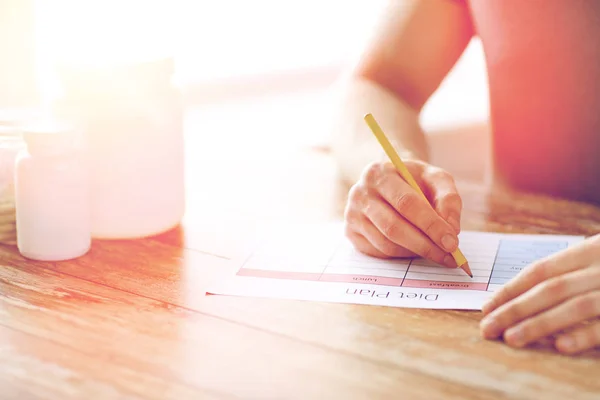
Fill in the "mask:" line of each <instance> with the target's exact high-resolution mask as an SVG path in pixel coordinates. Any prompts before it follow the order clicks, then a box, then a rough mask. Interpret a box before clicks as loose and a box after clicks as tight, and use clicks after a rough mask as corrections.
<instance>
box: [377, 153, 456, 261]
mask: <svg viewBox="0 0 600 400" xmlns="http://www.w3.org/2000/svg"><path fill="white" fill-rule="evenodd" d="M366 182H367V185H369V187H371V188H372V189H374V190H376V191H377V192H378V193H379V194H380V195H381V197H382V198H383V199H384V200H385V201H386V202H387V203H388V204H389V205H390V206H391V207H392V208H393V209H394V210H395V211H396V212H397V213H398V214H399V215H401V216H402V217H403V218H404V219H405V220H407V221H408V222H409V223H410V224H412V225H413V226H414V227H416V228H418V229H419V230H420V231H421V232H423V233H424V234H425V236H427V237H428V238H429V239H430V241H431V242H433V243H435V244H436V246H438V247H439V248H441V249H443V250H444V251H445V252H446V253H451V252H453V251H454V250H456V248H457V247H458V237H457V236H456V235H457V233H456V231H455V230H454V228H452V226H450V225H449V224H448V222H446V221H445V220H444V219H443V218H442V217H441V216H440V215H439V214H438V213H437V212H436V211H435V210H434V209H433V208H432V206H431V204H429V202H428V201H427V199H425V198H424V197H423V196H421V195H420V194H419V193H417V192H416V191H415V189H413V188H412V187H411V186H410V185H409V184H408V183H407V182H406V181H405V180H404V179H402V177H401V176H400V174H399V173H398V172H397V171H396V169H395V167H394V166H393V165H392V164H389V163H386V164H377V165H376V166H374V167H373V168H372V170H370V171H367V175H366Z"/></svg>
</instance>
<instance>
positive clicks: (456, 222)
mask: <svg viewBox="0 0 600 400" xmlns="http://www.w3.org/2000/svg"><path fill="white" fill-rule="evenodd" d="M421 179H422V182H423V186H424V190H426V192H427V196H428V197H429V200H430V201H431V204H432V205H433V208H434V209H435V211H437V213H438V215H440V216H441V217H442V218H443V219H444V220H445V221H446V222H448V224H449V225H450V226H452V228H454V231H455V232H456V233H457V234H458V233H459V232H460V215H461V212H462V199H461V198H460V195H459V194H458V189H457V188H456V183H455V182H454V178H453V177H452V175H451V174H449V173H448V172H446V171H444V170H443V169H441V168H437V167H433V166H428V167H427V168H426V169H425V170H424V171H423V173H422V174H421Z"/></svg>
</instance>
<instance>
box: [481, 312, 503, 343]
mask: <svg viewBox="0 0 600 400" xmlns="http://www.w3.org/2000/svg"><path fill="white" fill-rule="evenodd" d="M481 332H482V333H483V336H484V337H485V338H487V339H495V338H497V337H498V336H499V335H500V327H499V325H498V321H496V320H495V319H494V318H489V317H486V318H484V319H483V320H482V321H481Z"/></svg>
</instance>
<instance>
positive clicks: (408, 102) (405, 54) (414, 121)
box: [333, 0, 473, 182]
mask: <svg viewBox="0 0 600 400" xmlns="http://www.w3.org/2000/svg"><path fill="white" fill-rule="evenodd" d="M472 36H473V29H472V25H471V20H470V16H469V11H468V9H467V7H466V5H465V4H464V2H463V1H461V0H392V1H390V4H389V5H388V7H387V9H386V11H385V13H384V17H383V18H382V21H381V24H380V26H379V27H378V29H377V31H376V32H375V34H374V36H373V37H372V39H371V41H370V42H369V43H368V45H367V47H366V49H365V50H364V51H363V53H362V55H361V58H360V62H359V63H358V64H357V66H356V67H355V68H354V69H353V70H352V71H351V73H350V74H349V76H348V77H347V78H346V79H344V80H343V81H342V82H341V85H342V87H341V89H342V90H341V91H340V95H341V99H340V108H339V112H338V115H337V116H336V118H335V126H334V137H333V150H334V154H335V157H336V161H337V163H338V166H339V169H340V172H341V174H342V175H343V177H344V178H345V179H347V180H350V181H352V182H354V181H356V180H357V179H358V178H359V176H360V174H361V172H362V170H363V169H364V168H365V166H366V165H367V164H369V163H370V162H372V161H378V160H382V159H383V154H382V152H381V149H380V148H379V146H378V144H377V143H376V141H375V140H373V138H372V137H371V134H370V133H369V131H368V128H367V127H366V125H365V124H364V122H363V120H362V117H363V116H364V114H366V113H367V112H371V113H373V115H374V116H375V117H376V118H377V120H378V121H379V122H380V124H381V125H382V127H383V129H384V130H385V131H386V133H387V134H388V135H389V136H390V139H391V140H392V141H393V142H395V144H396V146H397V148H398V149H399V150H401V151H403V152H404V153H409V154H410V155H411V156H412V157H414V158H418V159H421V160H423V161H427V160H428V150H427V143H426V139H425V136H424V134H423V131H422V129H421V127H420V125H419V113H420V111H421V109H422V107H423V105H424V104H425V103H426V102H427V100H428V99H429V97H430V96H431V95H432V94H433V92H435V90H436V89H437V88H438V86H439V85H440V83H441V82H442V80H443V79H444V77H445V76H446V75H447V74H448V72H449V71H450V69H451V68H452V67H453V66H454V64H455V63H456V61H457V60H458V58H459V57H460V55H461V54H462V52H463V51H464V49H465V47H466V46H467V44H468V43H469V41H470V39H471V38H472Z"/></svg>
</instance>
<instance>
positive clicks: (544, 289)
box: [481, 266, 600, 343]
mask: <svg viewBox="0 0 600 400" xmlns="http://www.w3.org/2000/svg"><path fill="white" fill-rule="evenodd" d="M594 289H600V267H598V266H595V267H591V268H585V269H581V270H577V271H573V272H570V273H568V274H564V275H559V276H557V277H554V278H551V279H549V280H547V281H544V282H542V283H540V284H538V285H536V286H535V287H533V288H532V289H531V290H529V291H527V292H525V293H524V294H522V295H521V296H518V297H516V298H514V299H512V300H510V301H509V302H507V303H505V304H503V305H502V306H500V307H498V308H497V309H496V310H494V311H493V312H491V313H490V314H488V315H487V316H486V317H485V318H484V319H483V320H482V321H481V334H482V336H483V337H485V338H487V339H493V338H497V337H498V336H500V335H502V333H503V332H504V331H505V330H507V329H509V328H510V329H509V330H510V331H511V334H508V332H507V333H506V335H508V338H509V339H510V338H511V337H512V335H517V336H519V335H518V334H517V333H516V332H517V331H518V329H517V327H519V326H521V327H523V326H524V328H523V329H526V330H527V333H526V334H525V335H522V336H523V338H522V341H524V342H526V343H529V342H531V341H533V340H536V339H538V338H541V337H543V336H547V335H548V333H547V332H545V330H546V329H547V328H550V327H549V326H546V325H545V319H542V320H541V321H540V320H539V319H537V317H536V316H537V315H538V314H539V313H542V312H543V311H544V310H548V309H551V308H553V307H556V306H558V305H559V304H561V303H563V302H564V301H566V300H568V299H571V298H573V297H575V296H577V295H581V294H584V293H587V292H589V291H592V290H594ZM528 319H532V320H531V321H529V322H524V323H522V321H526V320H528ZM534 320H535V321H538V323H539V324H540V326H538V325H536V324H535V323H534V324H533V325H531V323H533V322H532V321H534ZM511 327H514V328H515V329H514V330H513V328H511ZM534 331H535V332H537V333H534ZM509 341H510V340H509ZM519 341H521V340H519Z"/></svg>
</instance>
